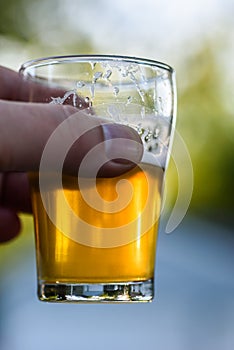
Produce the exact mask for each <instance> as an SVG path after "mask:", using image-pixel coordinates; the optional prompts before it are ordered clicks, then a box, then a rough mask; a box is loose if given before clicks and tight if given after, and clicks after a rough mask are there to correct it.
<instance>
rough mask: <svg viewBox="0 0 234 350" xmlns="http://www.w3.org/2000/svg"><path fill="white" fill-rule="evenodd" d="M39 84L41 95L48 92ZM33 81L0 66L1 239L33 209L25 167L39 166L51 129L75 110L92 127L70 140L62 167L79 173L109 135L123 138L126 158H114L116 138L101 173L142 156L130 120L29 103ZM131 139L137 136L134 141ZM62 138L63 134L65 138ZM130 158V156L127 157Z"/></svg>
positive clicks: (124, 167) (82, 124) (80, 124)
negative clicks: (110, 119)
mask: <svg viewBox="0 0 234 350" xmlns="http://www.w3.org/2000/svg"><path fill="white" fill-rule="evenodd" d="M44 89H45V88H44V87H38V96H39V97H40V96H42V95H43V93H44ZM29 93H30V84H29V83H27V82H25V81H23V79H22V78H21V77H20V75H19V74H18V73H17V72H14V71H12V70H10V69H7V68H5V67H1V66H0V242H5V241H8V240H10V239H12V238H14V237H15V236H17V235H18V233H19V232H20V228H21V225H20V220H19V216H18V214H19V213H20V212H25V213H31V200H30V191H29V183H28V177H27V173H28V172H30V171H37V170H38V169H39V166H40V160H41V155H42V152H43V150H44V148H45V145H46V143H47V141H48V139H49V137H50V136H51V134H52V133H53V131H54V130H55V129H56V128H57V127H58V125H60V124H61V123H62V122H63V121H64V120H65V119H67V118H69V116H71V115H74V113H79V114H77V128H79V131H81V132H82V131H83V130H87V129H92V130H90V131H89V132H88V137H80V138H79V139H78V140H77V141H76V142H75V143H74V144H73V146H72V148H71V150H70V152H69V153H68V156H67V158H66V161H65V163H64V171H65V172H67V173H69V174H77V171H78V168H79V165H80V163H81V161H82V159H83V157H84V156H85V155H86V154H87V152H88V151H89V150H90V149H92V148H93V147H94V146H95V145H97V144H99V143H100V142H103V141H105V140H107V139H108V140H112V139H115V138H122V140H121V142H119V144H118V148H119V147H121V149H122V150H123V154H125V153H126V158H127V159H128V160H126V159H124V157H123V159H114V154H115V147H116V142H115V143H114V144H113V146H112V144H111V143H110V144H109V146H110V149H109V152H108V153H109V156H110V155H111V154H113V157H112V158H111V159H113V160H112V161H108V162H107V163H106V164H105V165H104V166H103V167H102V168H101V170H100V172H99V176H102V177H110V176H117V175H119V174H121V173H124V172H126V171H128V170H130V169H131V168H133V167H134V166H135V164H137V163H138V162H139V161H140V159H141V157H142V152H143V150H142V143H141V140H140V138H139V136H138V134H137V133H136V132H135V131H134V130H133V129H130V128H128V127H127V126H121V125H117V124H113V123H108V124H106V122H104V121H103V120H102V119H101V118H98V117H95V118H94V117H93V116H87V115H84V113H82V111H77V109H75V108H74V107H72V106H69V105H64V106H62V105H52V104H44V103H37V102H36V103H35V102H34V103H31V102H28V101H29ZM129 140H131V141H136V142H135V146H134V147H131V145H130V144H129V142H128V141H129ZM61 142H62V140H61ZM129 159H131V161H129Z"/></svg>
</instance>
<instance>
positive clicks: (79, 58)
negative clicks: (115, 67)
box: [19, 54, 175, 75]
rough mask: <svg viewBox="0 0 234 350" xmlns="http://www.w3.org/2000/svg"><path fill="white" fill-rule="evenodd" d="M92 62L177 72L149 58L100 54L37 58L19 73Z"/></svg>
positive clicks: (24, 64)
mask: <svg viewBox="0 0 234 350" xmlns="http://www.w3.org/2000/svg"><path fill="white" fill-rule="evenodd" d="M92 61H100V62H101V61H113V62H118V61H123V62H126V63H136V64H142V65H146V66H151V67H158V68H160V69H164V70H166V71H168V72H170V73H171V74H173V73H175V70H174V69H173V68H172V67H171V66H169V65H168V64H166V63H163V62H160V61H156V60H153V59H148V58H141V57H135V56H124V55H109V54H108V55H98V54H87V55H85V54H82V55H61V56H48V57H41V58H36V59H33V60H29V61H26V62H25V63H23V64H22V65H21V66H20V68H19V73H20V74H22V75H25V73H27V70H29V69H31V68H37V67H43V66H48V65H54V64H63V63H79V62H80V63H82V62H92Z"/></svg>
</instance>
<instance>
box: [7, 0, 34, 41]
mask: <svg viewBox="0 0 234 350" xmlns="http://www.w3.org/2000/svg"><path fill="white" fill-rule="evenodd" d="M26 8H27V7H26V2H25V0H17V1H16V0H7V1H5V0H0V34H1V35H7V36H10V37H12V38H16V39H18V40H23V41H27V40H29V38H30V35H31V31H30V28H29V22H28V18H27V13H26Z"/></svg>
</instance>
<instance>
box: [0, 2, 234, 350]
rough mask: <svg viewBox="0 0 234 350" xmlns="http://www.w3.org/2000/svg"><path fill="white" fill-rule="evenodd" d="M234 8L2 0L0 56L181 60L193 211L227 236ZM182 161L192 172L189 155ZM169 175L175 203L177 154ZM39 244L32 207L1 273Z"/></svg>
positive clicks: (0, 251)
mask: <svg viewBox="0 0 234 350" xmlns="http://www.w3.org/2000/svg"><path fill="white" fill-rule="evenodd" d="M233 14H234V4H233V1H231V0H222V1H221V0H207V1H206V2H204V1H201V0H197V1H196V2H193V1H191V2H188V1H185V0H176V1H169V0H164V1H157V0H145V1H144V2H142V1H140V0H132V1H131V0H119V1H118V2H112V1H108V0H97V1H95V0H79V1H73V0H69V1H68V0H63V1H61V0H57V1H56V0H50V1H45V0H40V1H37V0H7V1H5V0H0V64H1V65H5V66H7V67H9V68H12V69H15V70H17V69H18V68H19V67H20V65H21V64H22V63H23V62H24V61H27V60H30V59H34V58H38V57H43V56H49V55H64V54H88V53H99V54H120V55H130V56H139V57H146V58H150V59H155V60H159V61H163V62H166V63H168V64H170V65H171V66H173V67H174V68H175V70H176V72H177V88H178V113H177V115H178V117H177V130H178V132H179V133H180V135H181V136H182V138H183V139H184V141H185V143H186V145H187V148H188V150H189V153H190V157H191V160H192V164H193V171H194V190H193V195H192V200H191V203H190V206H189V209H188V213H187V216H188V217H193V218H195V221H193V224H194V222H196V220H205V221H206V222H207V221H208V222H210V223H211V224H212V225H214V226H213V227H218V229H217V231H218V233H219V235H220V237H222V236H223V235H224V231H225V230H228V232H229V233H230V232H231V233H232V235H234V230H233V227H234V220H233V213H234V186H233V181H234V108H233V103H234V92H233V82H234V66H233V65H234V64H233V62H234V31H233V29H234V24H233ZM175 152H176V153H177V154H178V156H179V157H180V149H175ZM181 162H182V163H183V159H181ZM179 170H180V171H183V172H185V173H186V164H185V166H184V168H183V167H182V169H179ZM167 179H168V180H167V183H168V184H167V186H168V190H167V199H166V207H167V210H168V212H170V210H171V208H172V207H173V205H174V203H175V200H176V197H177V187H178V173H177V169H176V166H175V164H174V163H173V161H172V162H171V163H170V165H169V169H168V176H167ZM182 185H183V184H182ZM182 193H183V188H182ZM199 227H200V226H199ZM210 231H212V228H210ZM199 232H200V233H202V232H203V231H202V230H200V231H199V229H198V231H197V233H198V234H199ZM225 232H226V231H225ZM189 233H190V232H189V231H188V232H187V235H189ZM232 242H233V241H232ZM32 244H33V234H32V220H31V218H30V217H28V216H23V233H22V235H21V237H19V238H17V239H15V240H14V242H13V243H8V244H4V245H2V246H1V247H0V263H1V267H0V275H1V274H2V275H3V274H4V272H5V273H8V272H9V271H10V269H11V267H13V266H17V263H19V264H20V263H21V261H22V259H24V256H25V254H27V252H28V251H29V247H31V246H32ZM0 323H1V320H0ZM0 326H1V324H0ZM187 348H189V347H187ZM174 349H176V347H175V348H174ZM180 349H183V347H182V346H181V347H180ZM200 349H202V347H200V348H199V350H200ZM213 349H214V347H213ZM223 349H231V347H230V348H229V347H223Z"/></svg>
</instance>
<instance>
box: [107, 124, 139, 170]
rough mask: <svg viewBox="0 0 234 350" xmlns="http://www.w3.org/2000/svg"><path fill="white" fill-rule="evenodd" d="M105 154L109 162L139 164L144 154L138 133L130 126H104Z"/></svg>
mask: <svg viewBox="0 0 234 350" xmlns="http://www.w3.org/2000/svg"><path fill="white" fill-rule="evenodd" d="M102 129H103V134H104V140H105V152H106V156H107V157H108V158H109V160H111V161H113V162H116V163H121V164H129V163H135V164H138V163H139V162H140V161H141V158H142V154H143V145H142V142H141V138H140V136H139V135H138V133H137V132H136V131H135V130H134V129H133V128H130V127H129V126H126V125H120V124H111V123H110V124H103V125H102Z"/></svg>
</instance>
